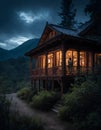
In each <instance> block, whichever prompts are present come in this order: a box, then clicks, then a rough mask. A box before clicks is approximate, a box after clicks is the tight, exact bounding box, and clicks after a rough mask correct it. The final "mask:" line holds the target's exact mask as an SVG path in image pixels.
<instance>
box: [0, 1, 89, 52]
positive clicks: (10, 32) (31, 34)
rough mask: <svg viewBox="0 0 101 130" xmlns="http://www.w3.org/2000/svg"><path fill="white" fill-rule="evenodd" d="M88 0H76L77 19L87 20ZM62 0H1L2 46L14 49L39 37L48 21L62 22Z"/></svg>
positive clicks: (0, 41)
mask: <svg viewBox="0 0 101 130" xmlns="http://www.w3.org/2000/svg"><path fill="white" fill-rule="evenodd" d="M87 2H88V0H74V5H75V7H76V8H78V10H77V15H76V20H77V21H78V22H85V21H87V20H88V17H87V16H85V14H84V13H83V9H84V6H85V5H86V4H87ZM60 3H61V0H0V47H1V48H4V49H8V50H9V49H13V48H15V47H17V46H18V45H20V44H21V43H23V42H24V41H27V40H29V39H32V38H39V37H40V35H41V33H42V31H43V29H44V27H45V24H46V22H47V21H48V22H49V23H53V24H59V23H60V17H59V16H58V12H60Z"/></svg>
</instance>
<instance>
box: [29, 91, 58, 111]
mask: <svg viewBox="0 0 101 130" xmlns="http://www.w3.org/2000/svg"><path fill="white" fill-rule="evenodd" d="M59 99H60V96H59V95H58V94H56V93H55V92H48V91H41V92H40V93H39V94H38V95H35V96H33V98H32V102H31V106H32V107H34V108H37V109H41V110H49V109H51V108H52V106H53V105H54V104H55V103H56V102H57V101H58V100H59Z"/></svg>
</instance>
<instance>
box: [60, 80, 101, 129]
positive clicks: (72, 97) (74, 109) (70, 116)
mask: <svg viewBox="0 0 101 130" xmlns="http://www.w3.org/2000/svg"><path fill="white" fill-rule="evenodd" d="M63 100H64V106H63V107H61V109H60V111H59V116H60V117H61V118H62V119H65V120H67V121H70V122H71V121H72V122H73V123H77V124H78V125H79V124H82V126H83V125H84V124H86V125H87V126H88V124H90V122H89V121H90V120H91V118H90V117H91V116H89V114H90V113H92V112H95V111H97V112H98V113H99V115H101V89H100V87H98V86H97V85H96V84H95V83H93V82H91V81H86V82H84V83H82V84H81V85H80V86H77V85H76V86H75V85H74V87H73V89H72V92H70V93H68V94H66V95H64V97H63ZM96 118H97V116H96ZM100 118H101V116H100ZM91 121H92V120H91ZM94 121H95V120H94ZM87 123H88V124H87ZM95 123H96V122H95ZM99 125H100V124H99ZM89 126H90V125H89ZM97 126H98V124H97ZM85 127H86V126H85ZM91 130H92V129H91Z"/></svg>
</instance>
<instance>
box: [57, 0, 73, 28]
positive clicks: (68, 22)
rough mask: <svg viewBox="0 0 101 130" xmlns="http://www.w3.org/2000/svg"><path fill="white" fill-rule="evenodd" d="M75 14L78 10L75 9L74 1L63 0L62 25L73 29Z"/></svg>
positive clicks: (60, 14)
mask: <svg viewBox="0 0 101 130" xmlns="http://www.w3.org/2000/svg"><path fill="white" fill-rule="evenodd" d="M75 14H76V9H73V5H72V0H62V2H61V12H60V13H59V16H60V17H61V23H60V25H62V26H64V27H67V28H72V27H73V25H74V17H75Z"/></svg>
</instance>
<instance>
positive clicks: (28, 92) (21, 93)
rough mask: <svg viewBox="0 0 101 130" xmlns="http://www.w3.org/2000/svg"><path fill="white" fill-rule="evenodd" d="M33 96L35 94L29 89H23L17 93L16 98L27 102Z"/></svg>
mask: <svg viewBox="0 0 101 130" xmlns="http://www.w3.org/2000/svg"><path fill="white" fill-rule="evenodd" d="M35 94H36V93H35V92H34V91H32V90H31V88H30V87H24V88H22V89H20V90H19V91H18V92H17V96H18V97H20V98H21V99H23V100H26V101H27V102H30V101H32V97H33V96H34V95H35Z"/></svg>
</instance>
